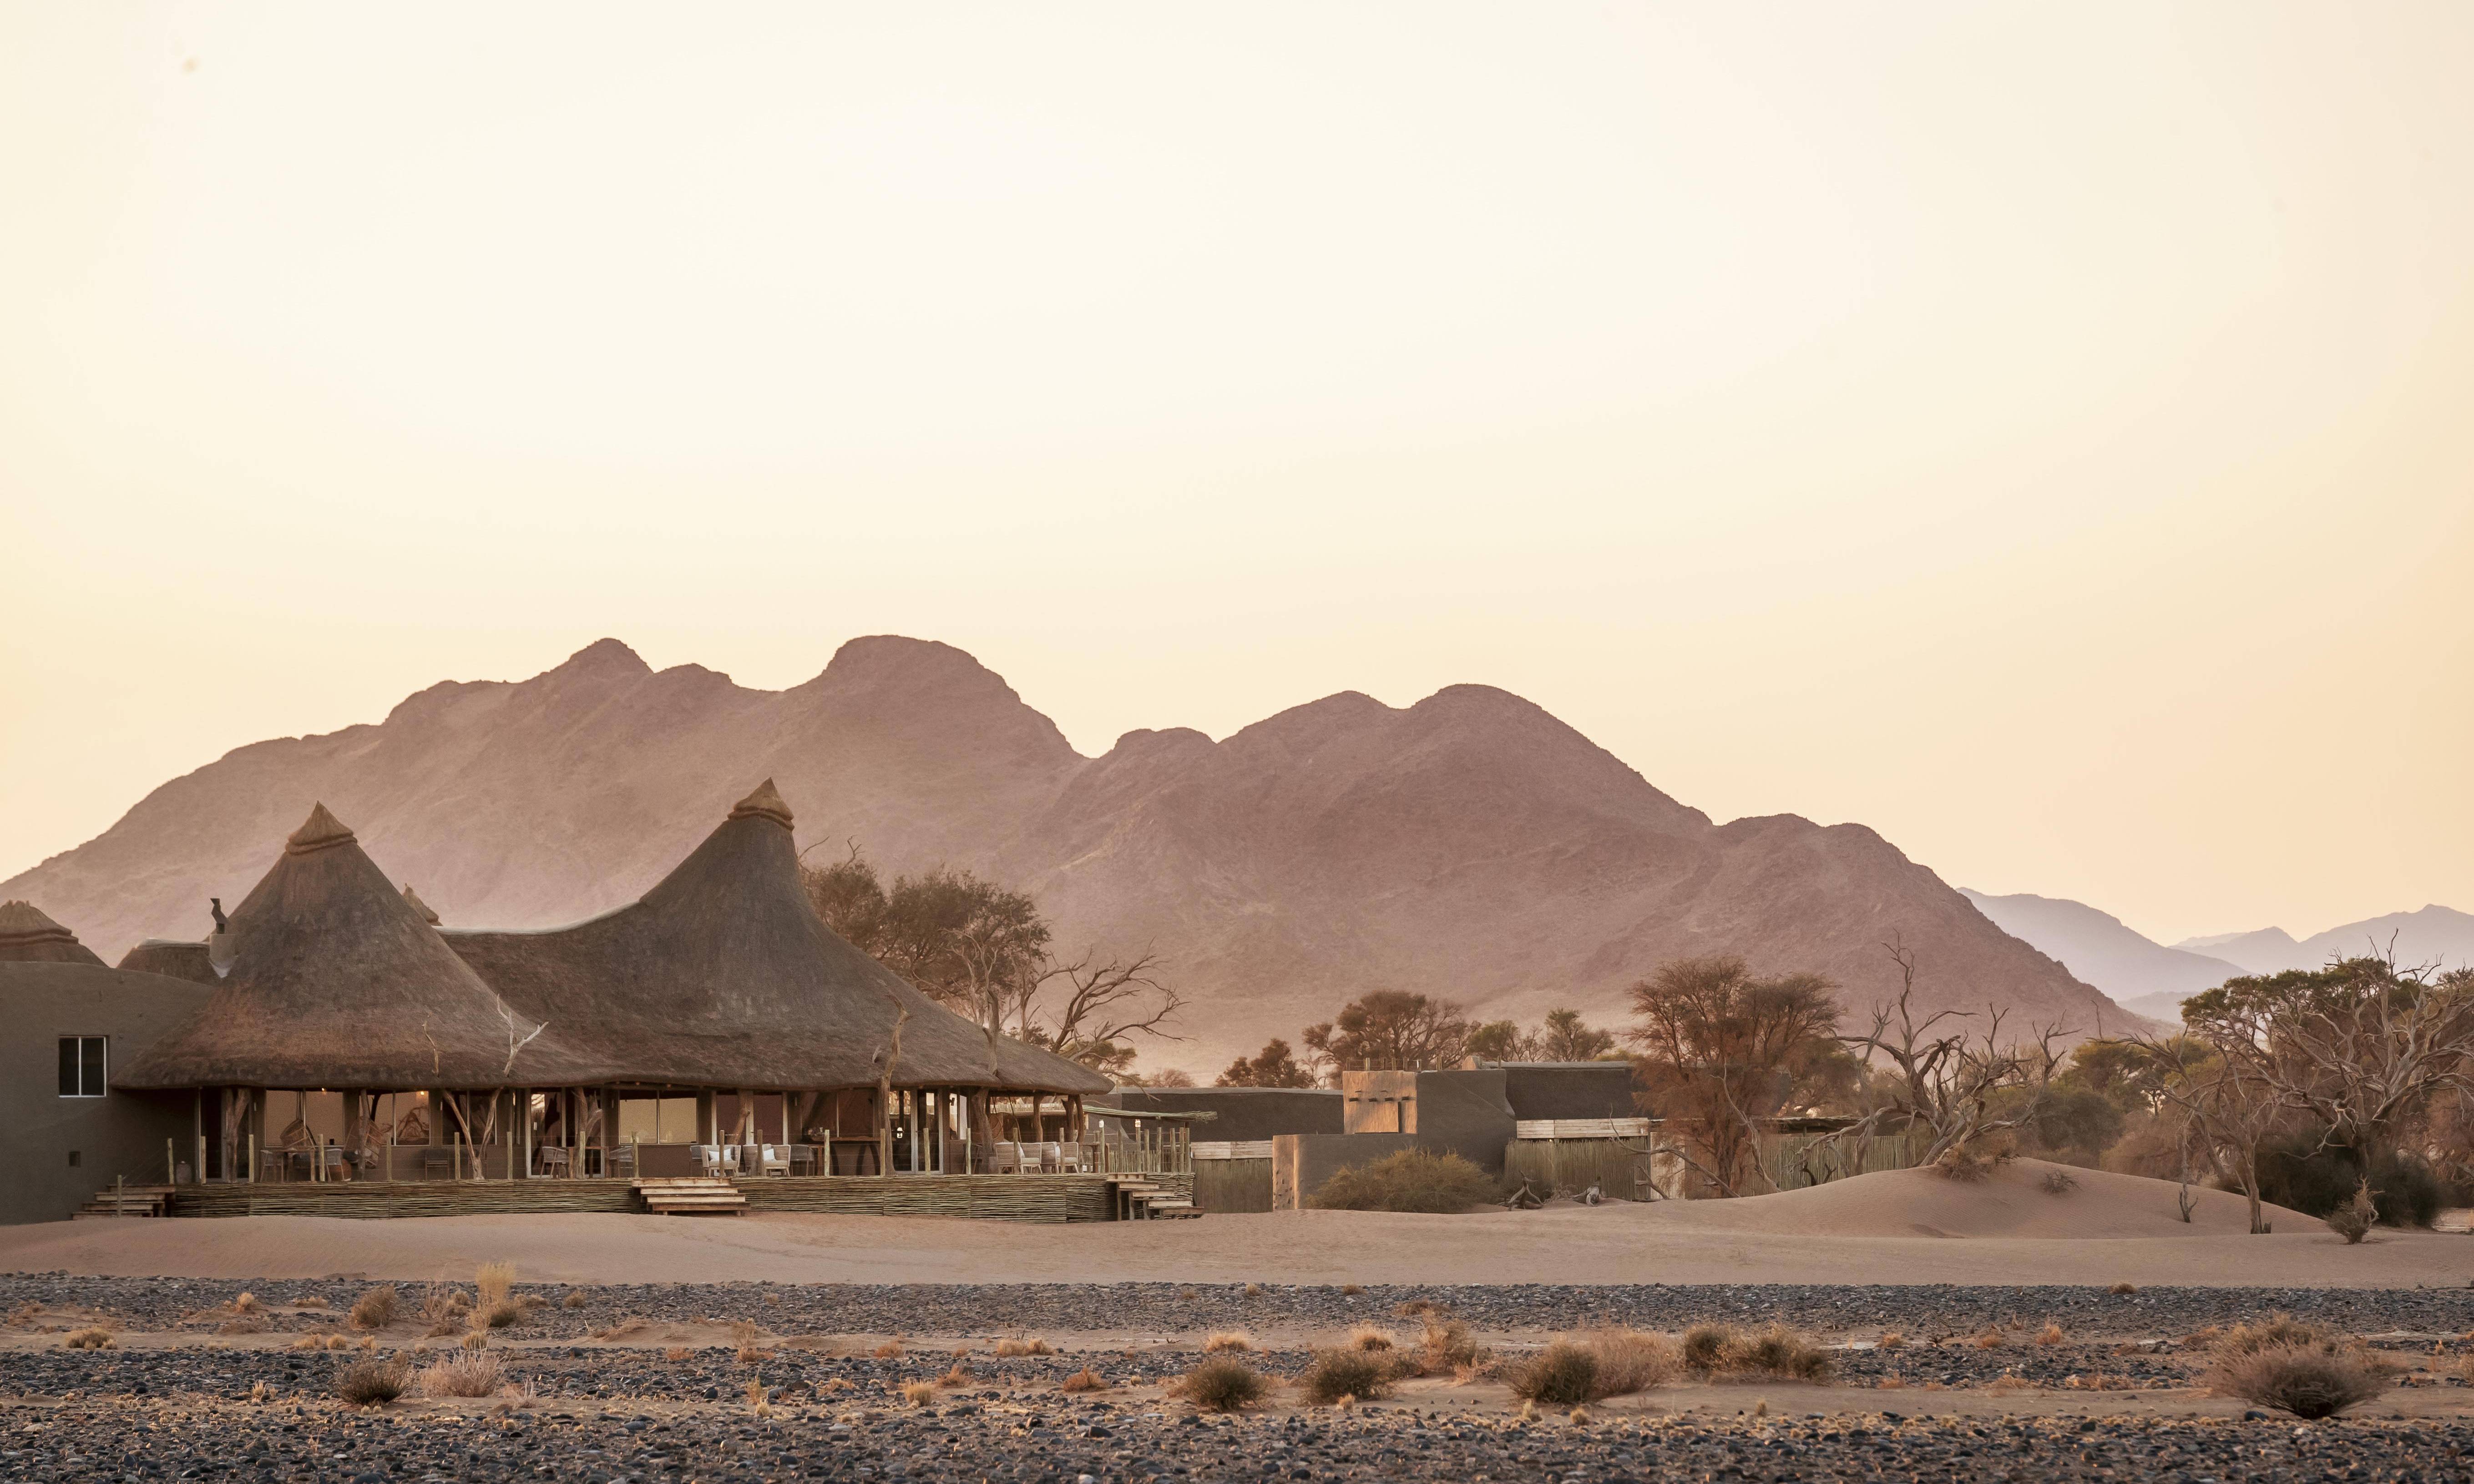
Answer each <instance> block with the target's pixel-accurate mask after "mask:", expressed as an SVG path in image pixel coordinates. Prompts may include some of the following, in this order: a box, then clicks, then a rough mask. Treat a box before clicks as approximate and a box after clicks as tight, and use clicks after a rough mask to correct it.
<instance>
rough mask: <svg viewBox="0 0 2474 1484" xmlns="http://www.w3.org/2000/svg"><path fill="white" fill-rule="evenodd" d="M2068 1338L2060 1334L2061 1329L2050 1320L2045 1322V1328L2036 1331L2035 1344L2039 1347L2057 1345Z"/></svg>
mask: <svg viewBox="0 0 2474 1484" xmlns="http://www.w3.org/2000/svg"><path fill="white" fill-rule="evenodd" d="M2066 1338H2068V1336H2066V1335H2064V1334H2063V1333H2062V1327H2061V1326H2059V1325H2057V1324H2054V1323H2052V1322H2051V1321H2050V1320H2048V1321H2046V1323H2045V1328H2042V1329H2039V1330H2037V1331H2036V1343H2037V1344H2039V1345H2046V1346H2051V1345H2059V1344H2061V1343H2062V1341H2063V1340H2064V1339H2066Z"/></svg>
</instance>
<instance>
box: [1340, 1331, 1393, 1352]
mask: <svg viewBox="0 0 2474 1484" xmlns="http://www.w3.org/2000/svg"><path fill="white" fill-rule="evenodd" d="M1395 1343H1396V1342H1395V1341H1394V1340H1393V1338H1392V1331H1391V1330H1389V1329H1386V1328H1381V1327H1380V1326H1376V1325H1358V1326H1355V1327H1353V1328H1350V1330H1349V1331H1348V1348H1349V1349H1351V1350H1391V1349H1394V1348H1395Z"/></svg>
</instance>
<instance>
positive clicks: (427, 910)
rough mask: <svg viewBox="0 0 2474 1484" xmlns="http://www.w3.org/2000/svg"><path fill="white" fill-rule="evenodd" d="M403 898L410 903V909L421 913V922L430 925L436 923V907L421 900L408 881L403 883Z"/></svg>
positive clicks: (433, 925)
mask: <svg viewBox="0 0 2474 1484" xmlns="http://www.w3.org/2000/svg"><path fill="white" fill-rule="evenodd" d="M403 899H404V900H406V901H408V902H410V903H412V910H413V911H415V912H418V913H420V914H421V918H422V921H423V922H427V923H428V924H429V925H430V926H432V927H436V926H437V925H438V909H437V908H436V907H433V906H431V905H430V904H429V903H427V902H425V901H423V900H422V899H421V894H420V893H419V892H416V891H414V890H413V889H412V883H411V882H409V881H406V882H405V883H403Z"/></svg>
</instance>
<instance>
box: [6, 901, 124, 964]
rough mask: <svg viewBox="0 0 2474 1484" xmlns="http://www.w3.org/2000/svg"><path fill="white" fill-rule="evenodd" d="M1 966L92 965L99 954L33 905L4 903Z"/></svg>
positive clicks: (101, 962)
mask: <svg viewBox="0 0 2474 1484" xmlns="http://www.w3.org/2000/svg"><path fill="white" fill-rule="evenodd" d="M0 963H9V964H92V965H94V966H95V967H97V968H101V967H102V966H103V960H102V959H100V958H98V957H96V956H95V951H94V950H93V949H92V948H89V947H87V946H86V945H85V944H82V943H80V942H78V941H77V934H75V933H73V932H70V931H69V930H68V929H67V928H65V927H62V926H61V924H60V923H58V922H53V921H52V920H51V918H50V917H48V916H47V915H45V913H44V912H43V909H42V908H40V907H37V906H36V905H35V904H34V903H33V902H31V901H5V902H0Z"/></svg>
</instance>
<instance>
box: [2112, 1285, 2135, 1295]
mask: <svg viewBox="0 0 2474 1484" xmlns="http://www.w3.org/2000/svg"><path fill="white" fill-rule="evenodd" d="M2138 1291H2139V1285H2138V1284H2137V1283H2116V1284H2114V1285H2113V1286H2112V1287H2110V1288H2107V1289H2106V1290H2105V1292H2107V1293H2111V1294H2129V1293H2137V1292H2138Z"/></svg>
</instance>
